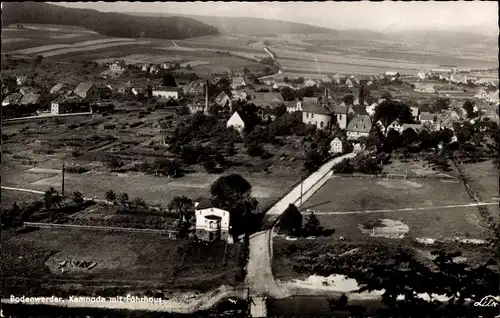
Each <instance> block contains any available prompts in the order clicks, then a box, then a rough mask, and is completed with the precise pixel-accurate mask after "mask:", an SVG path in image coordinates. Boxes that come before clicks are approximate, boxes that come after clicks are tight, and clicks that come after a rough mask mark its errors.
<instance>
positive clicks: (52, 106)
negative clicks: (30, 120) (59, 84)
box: [50, 103, 59, 115]
mask: <svg viewBox="0 0 500 318" xmlns="http://www.w3.org/2000/svg"><path fill="white" fill-rule="evenodd" d="M50 113H51V114H54V115H58V114H59V103H51V104H50Z"/></svg>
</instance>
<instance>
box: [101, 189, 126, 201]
mask: <svg viewBox="0 0 500 318" xmlns="http://www.w3.org/2000/svg"><path fill="white" fill-rule="evenodd" d="M106 200H108V201H115V200H116V192H115V191H113V190H108V191H106ZM127 200H128V198H127Z"/></svg>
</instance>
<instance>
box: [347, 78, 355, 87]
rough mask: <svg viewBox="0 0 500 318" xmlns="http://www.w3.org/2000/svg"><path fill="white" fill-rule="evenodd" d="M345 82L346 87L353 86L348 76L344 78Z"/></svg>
mask: <svg viewBox="0 0 500 318" xmlns="http://www.w3.org/2000/svg"><path fill="white" fill-rule="evenodd" d="M345 84H346V85H347V87H349V88H353V87H354V85H353V84H352V81H351V79H350V78H348V79H346V80H345Z"/></svg>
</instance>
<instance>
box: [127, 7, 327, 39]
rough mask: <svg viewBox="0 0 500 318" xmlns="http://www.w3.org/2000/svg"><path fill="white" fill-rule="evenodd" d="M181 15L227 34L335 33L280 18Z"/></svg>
mask: <svg viewBox="0 0 500 318" xmlns="http://www.w3.org/2000/svg"><path fill="white" fill-rule="evenodd" d="M129 14H131V15H136V16H147V17H161V16H163V17H165V16H170V15H169V14H168V13H154V12H153V13H149V12H148V13H143V12H140V13H132V12H130V13H129ZM179 16H183V17H189V18H192V19H196V20H198V21H201V22H203V23H205V24H208V25H211V26H213V27H215V28H217V29H218V30H219V31H220V32H221V33H225V34H242V35H259V36H273V35H276V34H284V33H333V32H335V31H334V30H332V29H327V28H321V27H316V26H312V25H308V24H303V23H295V22H286V21H280V20H268V19H259V18H247V17H214V16H201V15H183V14H179Z"/></svg>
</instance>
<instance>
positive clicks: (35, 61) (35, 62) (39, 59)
mask: <svg viewBox="0 0 500 318" xmlns="http://www.w3.org/2000/svg"><path fill="white" fill-rule="evenodd" d="M42 60H43V56H42V55H37V56H36V57H35V58H34V59H33V69H36V68H37V67H38V65H40V63H42Z"/></svg>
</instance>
